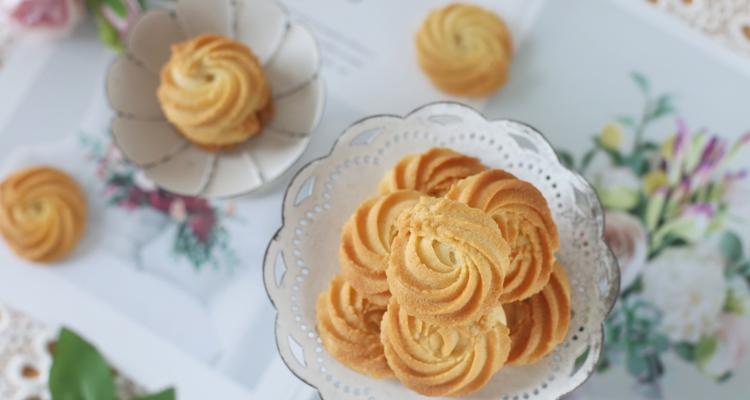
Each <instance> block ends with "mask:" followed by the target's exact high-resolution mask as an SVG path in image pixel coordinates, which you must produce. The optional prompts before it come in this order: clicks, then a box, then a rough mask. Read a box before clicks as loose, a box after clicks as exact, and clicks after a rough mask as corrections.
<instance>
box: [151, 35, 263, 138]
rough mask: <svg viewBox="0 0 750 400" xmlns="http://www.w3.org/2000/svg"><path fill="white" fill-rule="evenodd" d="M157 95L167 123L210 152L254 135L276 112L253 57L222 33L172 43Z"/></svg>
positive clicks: (248, 50)
mask: <svg viewBox="0 0 750 400" xmlns="http://www.w3.org/2000/svg"><path fill="white" fill-rule="evenodd" d="M157 94H158V97H159V101H160V103H161V107H162V110H163V111H164V114H165V115H166V117H167V119H168V120H169V122H171V123H172V124H174V125H175V126H176V127H177V129H178V130H179V131H180V133H182V135H183V136H185V137H186V138H187V139H188V140H189V141H191V142H193V143H195V144H196V145H198V146H201V147H203V148H205V149H207V150H211V151H217V150H220V149H223V148H229V147H232V146H234V145H237V144H239V143H241V142H244V141H245V140H247V139H249V138H250V137H252V136H254V135H256V134H257V133H258V132H260V130H261V129H262V127H263V124H264V123H265V122H266V121H268V120H269V119H270V117H271V114H272V102H271V89H270V87H269V85H268V82H267V80H266V76H265V73H264V72H263V66H262V65H261V64H260V62H259V61H258V59H257V58H256V56H255V54H253V52H252V51H251V50H250V49H249V48H248V47H247V46H245V45H243V44H242V43H239V42H235V41H233V40H231V39H229V38H226V37H223V36H219V35H210V34H204V35H200V36H198V37H196V38H193V39H190V40H188V41H185V42H182V43H177V44H174V45H172V56H171V58H170V59H169V62H167V63H166V64H165V65H164V67H162V70H161V83H160V85H159V89H158V92H157Z"/></svg>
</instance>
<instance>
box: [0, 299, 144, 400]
mask: <svg viewBox="0 0 750 400" xmlns="http://www.w3.org/2000/svg"><path fill="white" fill-rule="evenodd" d="M54 345H55V332H54V331H53V330H51V329H50V328H48V327H47V326H45V325H43V324H41V323H40V322H38V321H36V320H33V319H31V318H30V317H29V316H27V315H26V314H23V313H21V312H18V311H16V310H13V309H11V308H8V307H6V306H4V305H3V304H0V399H3V400H32V399H33V400H37V399H38V400H51V398H52V397H51V395H50V392H49V389H48V386H47V385H48V379H49V369H50V367H51V366H52V351H53V350H54ZM115 388H116V389H117V398H118V399H132V398H135V397H136V396H138V395H141V394H143V390H142V389H141V388H139V387H138V386H137V385H136V384H135V383H133V381H131V380H130V379H128V378H126V377H124V376H123V375H121V374H120V373H116V374H115Z"/></svg>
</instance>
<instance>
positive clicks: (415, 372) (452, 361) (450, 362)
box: [381, 301, 510, 396]
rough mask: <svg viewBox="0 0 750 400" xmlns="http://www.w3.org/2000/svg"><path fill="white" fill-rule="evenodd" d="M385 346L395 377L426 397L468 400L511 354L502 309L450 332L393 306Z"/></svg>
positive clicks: (384, 328)
mask: <svg viewBox="0 0 750 400" xmlns="http://www.w3.org/2000/svg"><path fill="white" fill-rule="evenodd" d="M381 340H382V342H383V346H384V349H385V356H386V358H387V360H388V365H390V367H391V369H392V370H393V372H394V374H395V375H396V377H397V378H398V379H399V380H400V381H401V383H403V384H404V385H405V386H407V387H408V388H410V389H412V390H414V391H416V392H418V393H421V394H423V395H427V396H466V395H469V394H471V393H473V392H475V391H477V390H479V389H481V388H482V387H483V386H484V385H485V384H486V383H487V382H488V381H489V380H490V378H491V377H492V375H493V374H494V373H495V372H497V371H498V370H499V369H500V368H501V367H502V366H503V365H504V364H505V360H506V358H507V356H508V352H509V350H510V337H509V335H508V328H507V327H506V326H505V317H504V315H503V312H502V307H500V306H496V307H495V309H493V312H492V313H490V314H488V315H486V316H484V317H482V318H481V319H480V320H479V321H478V322H477V323H475V324H471V325H464V326H450V327H449V326H438V325H433V324H430V323H428V322H425V321H423V320H421V319H419V318H416V317H414V316H411V315H409V314H407V313H406V311H405V310H404V308H403V307H401V306H399V304H398V303H396V302H395V301H391V302H390V303H389V304H388V311H387V312H386V313H385V315H384V316H383V324H382V326H381Z"/></svg>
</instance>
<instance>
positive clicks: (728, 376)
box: [716, 371, 732, 383]
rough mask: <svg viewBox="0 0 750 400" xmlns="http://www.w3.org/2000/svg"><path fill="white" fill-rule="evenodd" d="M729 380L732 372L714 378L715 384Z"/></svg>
mask: <svg viewBox="0 0 750 400" xmlns="http://www.w3.org/2000/svg"><path fill="white" fill-rule="evenodd" d="M730 379H732V371H727V372H725V373H723V374H721V376H719V377H718V378H716V382H719V383H724V382H726V381H728V380H730Z"/></svg>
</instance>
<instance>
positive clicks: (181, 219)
mask: <svg viewBox="0 0 750 400" xmlns="http://www.w3.org/2000/svg"><path fill="white" fill-rule="evenodd" d="M81 144H82V146H84V147H85V148H86V149H87V150H88V154H89V156H90V158H91V160H92V161H93V162H94V163H96V176H97V177H98V178H100V179H101V180H102V181H103V182H104V185H105V187H104V193H103V195H104V196H105V198H106V202H107V204H108V205H111V206H116V207H120V208H123V209H126V210H129V211H131V212H138V210H140V209H148V210H151V211H154V212H157V213H159V214H161V215H164V216H165V220H166V221H168V222H167V224H173V225H175V226H176V228H177V229H176V234H175V238H174V242H173V245H172V251H173V253H174V254H175V255H176V256H178V257H184V258H185V259H187V260H188V261H189V262H190V264H191V265H192V266H193V267H194V268H196V269H200V268H202V267H204V266H206V265H212V266H214V267H221V266H223V267H226V268H233V267H234V266H236V265H237V263H238V260H237V257H236V255H235V253H234V251H233V250H232V248H231V246H230V237H229V233H228V232H227V229H226V228H225V227H224V226H223V222H224V221H225V220H226V219H227V218H231V217H233V216H234V211H235V206H234V203H232V202H229V203H227V204H226V206H224V207H222V208H219V207H218V206H216V205H214V204H211V203H210V202H209V201H207V200H205V199H202V198H198V197H191V196H181V195H177V194H173V193H170V192H166V191H164V190H162V189H159V188H158V187H156V185H155V184H154V183H153V182H152V181H151V180H150V179H148V178H147V177H146V176H145V175H144V174H143V172H142V171H140V170H138V169H136V168H135V167H133V166H132V165H131V164H129V163H128V162H127V161H126V160H125V159H124V158H123V156H122V154H121V153H120V151H119V150H118V149H117V148H116V147H115V146H114V145H113V144H111V143H107V144H105V143H103V142H102V141H101V140H99V139H96V138H93V137H89V136H85V135H82V136H81Z"/></svg>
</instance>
